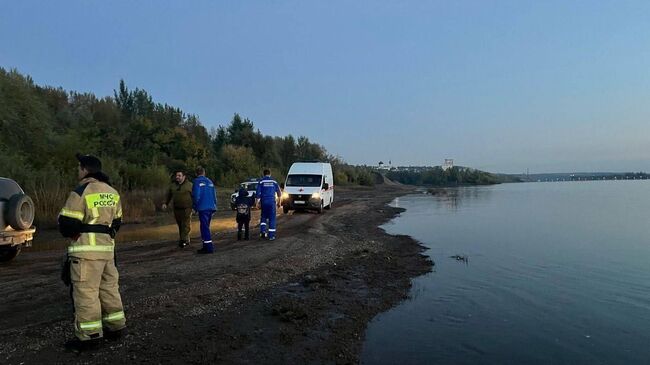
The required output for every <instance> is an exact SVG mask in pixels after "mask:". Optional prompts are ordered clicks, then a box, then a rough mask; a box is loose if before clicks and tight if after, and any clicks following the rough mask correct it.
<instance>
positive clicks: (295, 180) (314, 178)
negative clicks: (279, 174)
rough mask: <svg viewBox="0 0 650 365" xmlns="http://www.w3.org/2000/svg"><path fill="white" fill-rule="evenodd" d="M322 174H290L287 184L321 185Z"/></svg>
mask: <svg viewBox="0 0 650 365" xmlns="http://www.w3.org/2000/svg"><path fill="white" fill-rule="evenodd" d="M322 178H323V177H322V176H321V175H289V176H288V177H287V186H307V187H320V182H321V180H322Z"/></svg>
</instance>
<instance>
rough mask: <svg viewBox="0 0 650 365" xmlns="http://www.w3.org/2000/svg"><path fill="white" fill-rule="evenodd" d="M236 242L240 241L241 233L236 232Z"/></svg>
mask: <svg viewBox="0 0 650 365" xmlns="http://www.w3.org/2000/svg"><path fill="white" fill-rule="evenodd" d="M237 241H241V231H237Z"/></svg>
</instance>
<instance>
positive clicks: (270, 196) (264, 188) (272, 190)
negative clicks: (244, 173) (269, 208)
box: [255, 176, 282, 204]
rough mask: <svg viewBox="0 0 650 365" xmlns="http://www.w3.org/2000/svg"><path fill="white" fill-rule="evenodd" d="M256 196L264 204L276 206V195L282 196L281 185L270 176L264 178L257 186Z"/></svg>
mask: <svg viewBox="0 0 650 365" xmlns="http://www.w3.org/2000/svg"><path fill="white" fill-rule="evenodd" d="M255 193H256V196H257V198H258V199H260V201H261V202H262V204H275V202H276V194H277V195H278V196H281V195H282V191H281V190H280V185H278V183H277V182H276V181H275V180H273V178H272V177H270V176H264V177H263V178H261V179H260V181H259V182H258V184H257V189H256V192H255Z"/></svg>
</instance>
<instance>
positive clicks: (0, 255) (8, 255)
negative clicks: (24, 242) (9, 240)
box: [0, 245, 21, 262]
mask: <svg viewBox="0 0 650 365" xmlns="http://www.w3.org/2000/svg"><path fill="white" fill-rule="evenodd" d="M20 248H21V247H20V245H18V246H11V247H3V246H0V262H7V261H11V260H13V259H14V258H16V256H18V254H19V253H20Z"/></svg>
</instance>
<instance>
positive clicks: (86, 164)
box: [58, 154, 126, 350]
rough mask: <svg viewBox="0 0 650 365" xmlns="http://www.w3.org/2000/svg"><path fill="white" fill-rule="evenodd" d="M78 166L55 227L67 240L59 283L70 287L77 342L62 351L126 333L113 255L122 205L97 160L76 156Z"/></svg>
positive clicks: (115, 337) (93, 345) (68, 343)
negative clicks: (74, 183)
mask: <svg viewBox="0 0 650 365" xmlns="http://www.w3.org/2000/svg"><path fill="white" fill-rule="evenodd" d="M77 160H78V161H79V167H78V178H79V180H80V183H79V186H77V188H76V189H74V191H73V192H72V193H70V195H69V197H68V200H66V202H65V205H64V207H63V209H61V212H60V213H59V217H58V224H59V231H60V232H61V234H62V235H63V236H64V237H67V238H70V239H71V241H70V245H69V246H68V252H67V258H66V260H65V265H64V270H63V272H62V274H63V275H62V277H63V280H64V282H65V283H66V285H69V286H71V288H70V292H71V296H72V301H73V305H74V317H75V320H74V331H75V336H76V338H75V339H74V340H71V341H68V342H67V343H66V347H68V348H69V349H72V350H84V349H88V348H93V347H96V346H97V345H98V344H99V342H100V341H101V339H102V337H106V338H108V339H117V338H119V337H121V336H122V335H123V334H124V332H125V330H126V319H125V317H124V309H123V307H122V299H121V297H120V292H119V286H118V280H119V274H118V272H117V268H116V266H115V251H114V250H115V241H114V238H115V234H116V233H117V231H118V230H119V229H120V225H121V224H122V204H121V202H120V195H119V193H118V192H117V191H116V190H115V189H113V188H112V187H111V186H110V185H109V179H108V176H106V175H105V174H104V173H102V171H101V169H102V163H101V161H100V160H99V159H98V158H97V157H94V156H89V155H80V154H77Z"/></svg>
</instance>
